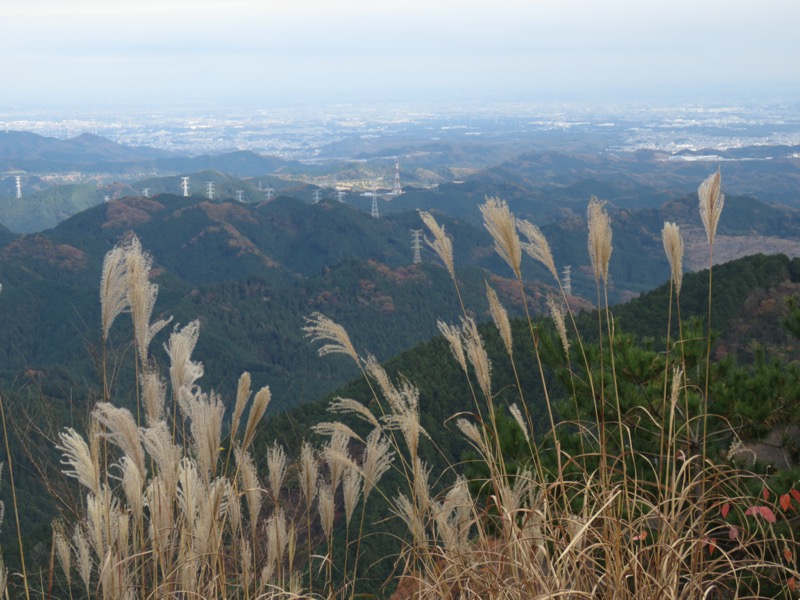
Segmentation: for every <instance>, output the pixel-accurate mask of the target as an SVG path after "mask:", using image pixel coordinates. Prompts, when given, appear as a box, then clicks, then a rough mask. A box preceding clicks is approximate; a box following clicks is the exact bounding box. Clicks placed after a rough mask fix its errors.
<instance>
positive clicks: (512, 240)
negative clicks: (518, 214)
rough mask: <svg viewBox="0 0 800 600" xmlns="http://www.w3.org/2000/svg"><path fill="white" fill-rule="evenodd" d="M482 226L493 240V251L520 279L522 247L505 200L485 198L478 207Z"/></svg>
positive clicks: (512, 216) (514, 222)
mask: <svg viewBox="0 0 800 600" xmlns="http://www.w3.org/2000/svg"><path fill="white" fill-rule="evenodd" d="M480 209H481V214H482V215H483V225H484V227H486V229H487V231H488V232H489V234H490V235H491V236H492V239H494V249H495V251H496V252H497V254H499V255H500V257H501V258H502V259H503V260H504V261H506V263H508V266H509V267H511V270H512V271H514V275H515V276H516V277H517V279H521V278H522V271H521V268H520V267H521V264H522V246H521V244H520V241H519V236H518V235H517V227H516V220H515V219H514V215H512V214H511V211H510V210H509V208H508V204H506V202H505V200H500V199H499V198H487V199H486V203H485V204H482V205H481V206H480Z"/></svg>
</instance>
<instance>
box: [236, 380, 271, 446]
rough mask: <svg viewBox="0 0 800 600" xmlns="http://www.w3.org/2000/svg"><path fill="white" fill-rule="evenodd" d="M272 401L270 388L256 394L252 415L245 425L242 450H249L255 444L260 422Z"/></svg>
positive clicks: (262, 389)
mask: <svg viewBox="0 0 800 600" xmlns="http://www.w3.org/2000/svg"><path fill="white" fill-rule="evenodd" d="M271 399H272V393H271V392H270V391H269V386H264V387H263V388H261V389H260V390H258V392H256V397H255V399H253V405H252V406H251V407H250V414H249V415H248V416H247V425H245V428H244V436H243V437H242V448H244V449H247V448H248V447H249V446H250V444H251V443H252V442H253V438H254V437H255V435H256V427H257V426H258V422H259V421H260V420H261V417H263V416H264V413H265V412H266V411H267V406H269V402H270V400H271Z"/></svg>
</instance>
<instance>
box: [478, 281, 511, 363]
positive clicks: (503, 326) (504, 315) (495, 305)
mask: <svg viewBox="0 0 800 600" xmlns="http://www.w3.org/2000/svg"><path fill="white" fill-rule="evenodd" d="M484 283H485V282H484ZM486 297H487V298H488V300H489V312H490V313H491V315H492V321H494V324H495V327H497V330H498V331H499V332H500V339H502V340H503V345H504V346H505V347H506V352H507V353H508V356H509V357H511V356H513V354H514V346H513V340H512V336H511V323H510V321H509V320H508V311H506V309H505V307H504V306H503V305H502V304H500V300H499V299H498V297H497V292H495V291H494V290H493V289H492V288H491V287H489V284H488V283H486Z"/></svg>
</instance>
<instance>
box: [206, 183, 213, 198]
mask: <svg viewBox="0 0 800 600" xmlns="http://www.w3.org/2000/svg"><path fill="white" fill-rule="evenodd" d="M206 196H208V199H209V200H213V199H214V182H213V181H206Z"/></svg>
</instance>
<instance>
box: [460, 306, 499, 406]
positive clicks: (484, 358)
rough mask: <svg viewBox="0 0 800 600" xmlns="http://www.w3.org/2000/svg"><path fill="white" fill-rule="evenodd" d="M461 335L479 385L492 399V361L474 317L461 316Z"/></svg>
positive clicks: (484, 393)
mask: <svg viewBox="0 0 800 600" xmlns="http://www.w3.org/2000/svg"><path fill="white" fill-rule="evenodd" d="M461 335H462V337H463V339H464V349H465V351H466V354H467V358H468V359H469V362H470V363H471V364H472V369H473V371H475V378H476V379H477V380H478V385H480V388H481V391H483V395H484V396H485V397H486V398H487V399H490V398H491V397H492V384H491V382H492V363H491V362H490V361H489V355H488V354H486V348H485V347H484V345H483V339H482V338H481V336H480V333H478V326H477V325H476V324H475V321H474V320H473V319H471V318H469V317H468V318H464V317H462V318H461Z"/></svg>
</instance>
